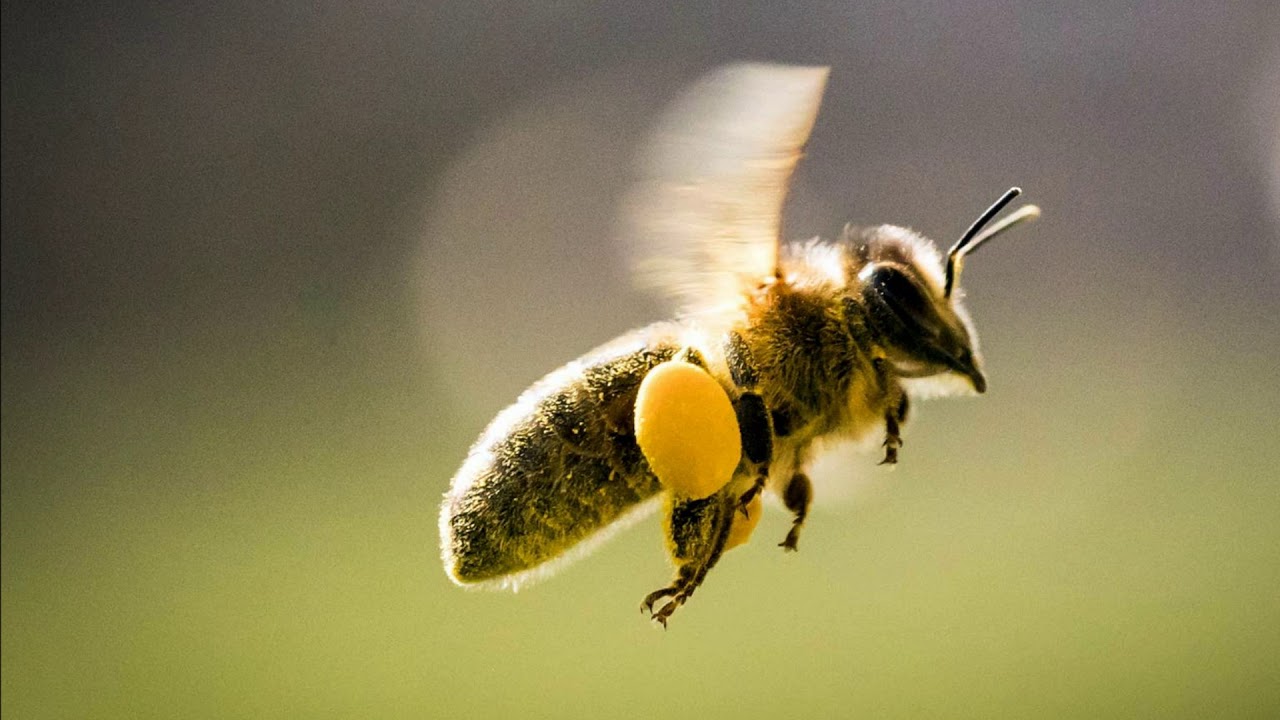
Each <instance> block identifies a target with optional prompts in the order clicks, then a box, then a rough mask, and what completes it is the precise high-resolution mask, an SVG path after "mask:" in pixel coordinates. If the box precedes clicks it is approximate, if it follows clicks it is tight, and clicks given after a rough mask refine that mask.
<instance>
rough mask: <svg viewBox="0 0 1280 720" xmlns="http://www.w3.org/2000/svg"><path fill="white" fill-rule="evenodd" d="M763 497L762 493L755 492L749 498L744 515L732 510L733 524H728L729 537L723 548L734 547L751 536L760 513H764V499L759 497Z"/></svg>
mask: <svg viewBox="0 0 1280 720" xmlns="http://www.w3.org/2000/svg"><path fill="white" fill-rule="evenodd" d="M763 497H764V496H763V494H762V493H757V494H756V496H755V497H754V498H751V502H749V503H747V507H746V512H747V514H746V515H743V514H742V513H741V512H738V511H736V510H735V511H734V513H733V524H732V525H730V526H729V538H728V539H727V540H725V542H724V549H725V550H731V549H733V548H736V547H738V546H739V545H742V544H744V543H746V542H747V540H749V539H750V538H751V533H753V532H755V529H756V525H759V524H760V515H762V514H763V513H764V501H763V500H762V499H761V498H763Z"/></svg>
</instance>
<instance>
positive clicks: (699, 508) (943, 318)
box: [440, 65, 1039, 626]
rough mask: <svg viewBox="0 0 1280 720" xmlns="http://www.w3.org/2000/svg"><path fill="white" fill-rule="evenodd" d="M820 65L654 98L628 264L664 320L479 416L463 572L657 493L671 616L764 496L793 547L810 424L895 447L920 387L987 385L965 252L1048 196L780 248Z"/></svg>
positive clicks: (490, 575) (519, 571)
mask: <svg viewBox="0 0 1280 720" xmlns="http://www.w3.org/2000/svg"><path fill="white" fill-rule="evenodd" d="M827 72H828V71H827V69H826V68H808V67H785V66H775V65H734V66H730V67H727V68H725V69H722V70H720V71H718V72H716V73H714V74H712V75H711V76H709V77H708V78H706V79H705V80H703V81H701V82H700V83H697V84H695V85H694V86H693V87H692V88H691V89H690V90H689V92H688V93H687V94H686V95H684V96H683V98H682V99H681V100H679V101H678V102H677V103H676V104H675V106H674V108H673V109H672V110H671V111H670V112H669V113H668V114H667V116H666V117H667V120H666V121H665V122H663V123H661V124H660V126H659V131H658V132H657V133H656V137H657V139H658V140H657V142H656V143H655V144H654V147H653V149H652V153H651V157H652V158H653V160H652V162H653V165H652V167H651V168H649V172H648V175H649V177H650V179H651V181H650V182H648V183H645V184H644V185H642V187H641V189H640V190H639V191H638V192H637V195H636V199H635V201H634V202H633V203H632V209H633V211H634V212H633V215H634V216H635V218H634V219H635V232H634V236H635V237H637V238H639V243H638V247H639V251H638V256H639V258H638V259H639V260H640V262H639V264H638V266H637V273H638V276H639V277H640V279H641V280H643V281H644V282H645V284H647V285H649V286H651V287H655V288H658V289H660V290H662V291H663V294H664V295H665V296H666V297H668V298H669V299H671V300H673V301H674V306H675V307H674V309H675V311H676V317H677V319H676V320H674V321H671V322H664V323H659V324H655V325H651V326H649V327H645V328H642V329H639V330H636V331H634V332H632V333H630V334H628V335H625V336H623V337H621V338H619V339H617V340H615V341H613V342H611V343H608V344H606V345H604V346H602V347H600V348H598V349H596V350H594V351H592V352H590V353H587V354H586V355H584V356H583V357H581V358H579V359H578V360H575V361H573V362H570V363H569V364H567V365H565V366H564V367H562V368H560V369H559V370H556V371H555V372H553V373H551V374H550V375H548V376H546V377H545V378H543V379H542V380H541V381H539V382H537V383H536V384H534V385H533V387H531V388H530V389H529V390H527V391H526V392H525V393H524V394H523V395H521V396H520V398H519V399H518V400H517V401H516V403H515V404H514V405H512V406H510V407H508V408H507V409H506V410H504V411H503V412H502V413H500V414H499V415H498V417H497V418H496V419H495V420H494V421H493V422H492V423H491V424H490V425H489V427H488V429H486V430H485V431H484V433H483V434H482V435H481V437H480V439H479V440H478V441H477V442H476V444H475V445H474V446H473V447H472V449H471V451H470V453H469V454H468V456H467V458H466V460H465V461H464V463H463V464H462V467H461V469H460V470H459V471H458V473H457V474H456V475H455V476H454V478H453V482H452V486H451V488H450V490H449V491H448V493H447V494H446V496H445V499H444V503H443V507H442V508H441V512H440V536H441V545H442V554H443V560H444V566H445V571H446V572H447V573H448V575H449V577H450V578H451V579H453V580H454V581H455V582H456V583H458V584H461V585H487V586H499V587H508V588H513V589H514V588H516V587H518V586H519V585H520V584H522V583H524V582H527V581H529V580H532V579H536V578H537V577H539V576H542V575H546V574H549V573H550V572H552V571H554V570H555V569H556V568H557V567H558V566H560V565H562V564H564V563H565V562H567V561H568V560H570V559H572V558H574V557H577V556H579V555H581V554H583V553H585V552H586V550H588V549H590V548H591V547H593V546H594V545H595V544H596V543H597V542H599V541H600V540H601V539H603V538H604V537H605V536H606V535H607V534H608V533H609V531H610V530H612V529H615V528H617V527H620V526H622V525H625V524H627V523H628V522H630V521H633V520H635V519H636V518H638V517H640V516H642V515H644V513H645V512H646V511H647V510H652V509H654V508H656V507H658V506H661V507H662V508H663V510H664V513H665V517H666V520H665V532H666V537H667V549H668V552H669V555H670V557H671V560H672V562H673V564H674V565H675V577H674V579H673V580H672V581H671V582H670V583H669V584H668V585H666V586H664V587H662V588H659V589H657V590H655V591H654V592H652V593H649V594H648V595H647V596H646V597H645V598H644V599H643V601H642V609H643V610H645V611H648V612H649V613H651V615H652V617H653V619H654V620H656V621H658V622H660V623H661V624H662V625H663V626H665V625H666V624H667V620H668V618H669V617H670V616H671V614H672V613H673V612H674V611H675V610H676V609H678V608H679V607H680V606H681V605H683V604H684V603H685V602H686V601H687V600H688V599H689V597H690V596H691V595H692V594H693V592H694V591H695V590H696V589H697V588H698V586H699V585H700V584H701V583H702V582H703V580H704V579H705V578H706V576H707V573H708V572H709V571H710V570H711V568H712V567H714V566H715V564H716V562H717V561H718V560H719V559H720V557H721V555H722V554H723V552H724V551H725V550H726V549H728V548H731V547H733V546H735V545H737V544H740V543H742V542H744V541H745V540H746V538H747V537H748V536H749V535H750V532H751V530H752V529H753V528H754V527H755V523H756V522H757V521H758V519H759V516H760V513H761V503H760V497H761V494H762V492H766V491H767V492H770V493H772V494H775V495H777V496H778V497H779V498H780V499H781V501H782V504H783V505H784V506H785V507H786V508H787V510H789V511H790V513H791V514H792V517H793V520H792V525H791V527H790V529H789V531H788V533H787V534H786V536H785V537H784V538H782V541H781V542H780V543H779V545H781V547H783V548H784V549H786V550H795V549H796V548H797V547H798V543H799V539H800V534H801V529H802V527H803V526H804V523H805V519H806V517H807V515H808V512H809V507H810V504H811V501H812V498H813V490H812V486H811V484H810V481H809V478H808V476H807V475H806V467H807V465H808V464H809V462H810V460H811V459H812V455H813V453H814V451H815V443H816V442H817V441H819V440H829V439H864V440H865V439H869V438H870V439H872V442H874V439H876V438H883V442H882V448H883V459H882V461H881V462H882V463H888V464H893V463H896V462H897V461H898V459H899V451H900V449H901V447H902V434H901V433H902V425H903V423H904V422H905V421H906V419H907V414H908V408H909V398H910V397H911V396H913V395H916V396H921V395H945V394H958V393H981V392H983V391H984V390H985V389H986V385H987V381H986V378H985V376H984V375H983V372H982V362H981V360H980V357H979V355H978V347H977V338H976V335H975V334H974V331H973V327H972V324H971V323H970V321H969V319H968V316H967V314H966V313H965V310H964V307H963V305H962V304H961V299H962V298H961V292H960V288H959V280H960V271H961V267H962V263H963V260H964V258H965V256H966V254H968V253H970V252H972V251H973V250H974V249H976V248H978V247H979V246H981V245H982V244H983V243H985V242H986V241H987V240H989V239H991V238H992V237H995V236H996V235H998V234H1000V233H1001V232H1003V231H1004V230H1006V229H1008V228H1010V227H1012V226H1014V225H1016V224H1018V223H1020V222H1022V221H1025V220H1030V219H1033V218H1035V217H1037V216H1038V215H1039V210H1038V209H1037V208H1036V207H1034V206H1024V207H1022V208H1021V209H1019V210H1017V211H1015V212H1013V213H1011V214H1009V215H1008V216H1006V217H1005V218H1004V219H1003V220H1001V221H999V222H996V223H994V224H991V221H992V220H993V219H994V218H995V217H996V215H998V214H999V213H1000V212H1001V211H1002V210H1003V209H1004V207H1005V206H1006V205H1007V204H1008V203H1009V202H1010V201H1011V200H1012V199H1013V198H1014V197H1015V196H1016V195H1018V194H1019V190H1018V189H1017V188H1013V189H1010V190H1009V191H1008V192H1006V193H1005V194H1004V195H1003V196H1002V197H1001V198H1000V199H999V200H998V201H996V203H995V204H994V205H992V206H991V207H990V208H989V209H988V210H987V211H985V212H984V213H982V215H981V216H980V217H979V218H978V219H977V221H975V222H974V223H973V225H972V226H971V227H970V228H969V229H968V231H967V232H965V233H964V234H963V235H962V236H961V238H960V240H959V241H958V242H957V243H956V244H955V245H954V246H953V247H952V248H951V250H950V252H948V253H947V255H946V257H945V260H944V259H943V258H942V257H941V256H940V255H939V253H938V251H937V250H936V249H935V247H934V245H933V244H932V243H931V242H930V241H928V240H926V239H925V238H923V237H921V236H920V235H918V234H916V233H914V232H912V231H911V230H908V229H906V228H902V227H896V226H892V225H881V226H878V227H872V228H868V229H856V228H852V227H846V228H845V230H844V232H843V234H842V235H841V236H840V237H839V238H838V239H837V240H835V241H834V242H822V241H819V240H812V241H808V242H801V243H795V244H782V243H781V242H780V233H781V215H782V206H783V200H784V198H785V196H786V192H787V187H788V184H789V181H790V177H791V174H792V171H793V169H794V167H795V165H796V162H797V161H798V159H799V158H800V156H801V151H802V149H803V146H804V144H805V142H806V140H807V138H808V136H809V133H810V130H811V129H812V126H813V123H814V120H815V118H816V116H817V110H818V105H819V103H820V100H821V95H822V92H823V88H824V86H825V83H826V78H827Z"/></svg>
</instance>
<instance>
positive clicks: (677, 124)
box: [625, 64, 828, 312]
mask: <svg viewBox="0 0 1280 720" xmlns="http://www.w3.org/2000/svg"><path fill="white" fill-rule="evenodd" d="M827 73H828V69H827V68H825V67H791V66H781V65H763V64H740V65H731V66H729V67H726V68H723V69H721V70H717V71H716V72H714V73H712V74H710V75H708V76H707V77H705V78H703V79H702V80H700V81H698V82H697V83H695V84H694V85H693V86H692V87H690V88H689V89H688V90H687V91H685V93H684V94H682V95H681V96H680V97H679V98H678V99H677V100H676V102H675V103H674V104H673V106H672V108H671V109H670V110H669V111H668V112H667V113H666V114H665V115H663V117H662V118H661V119H660V120H659V123H658V126H657V129H656V131H655V133H654V136H653V138H652V140H651V142H650V143H649V144H648V145H647V146H646V147H645V148H643V154H642V155H641V162H642V164H641V181H640V183H639V184H638V186H637V189H636V191H635V192H634V193H633V195H632V196H631V198H630V202H629V204H628V207H627V208H626V216H625V217H626V225H625V232H626V233H627V235H628V241H629V242H630V244H631V248H632V252H633V260H634V262H635V270H636V275H637V280H638V282H639V283H640V285H641V286H643V287H645V288H646V289H656V290H659V291H661V293H662V294H663V295H665V296H669V297H671V298H672V299H674V300H675V301H676V303H677V309H678V310H681V311H684V312H691V311H697V310H701V309H711V308H714V307H722V306H725V305H728V304H736V303H740V302H741V301H742V297H743V291H744V289H747V288H750V287H753V286H755V285H756V284H757V283H759V282H760V281H761V280H763V279H764V278H766V277H769V276H771V275H772V274H773V273H774V271H775V269H776V266H777V256H778V242H779V232H780V230H781V219H782V204H783V201H784V200H785V198H786V194H787V185H788V183H789V181H790V178H791V173H792V170H794V169H795V166H796V162H797V161H798V160H799V159H800V156H801V152H802V148H803V147H804V144H805V141H806V140H807V139H808V137H809V131H810V130H811V129H812V128H813V123H814V119H815V118H816V117H817V114H818V105H819V104H820V102H821V99H822V91H823V88H824V86H825V85H826V81H827Z"/></svg>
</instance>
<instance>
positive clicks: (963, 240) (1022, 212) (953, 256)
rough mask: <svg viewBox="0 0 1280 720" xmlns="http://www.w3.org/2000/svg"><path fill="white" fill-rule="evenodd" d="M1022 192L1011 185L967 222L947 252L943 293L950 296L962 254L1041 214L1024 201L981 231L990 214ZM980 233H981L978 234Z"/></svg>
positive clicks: (961, 261)
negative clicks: (958, 238) (1005, 216)
mask: <svg viewBox="0 0 1280 720" xmlns="http://www.w3.org/2000/svg"><path fill="white" fill-rule="evenodd" d="M1021 194H1022V188H1017V187H1011V188H1009V189H1008V190H1006V191H1005V193H1004V195H1001V196H1000V199H999V200H996V201H995V203H993V204H992V205H991V207H989V208H987V209H986V211H985V212H983V213H982V214H981V215H979V216H978V219H977V220H974V221H973V224H972V225H970V226H969V229H968V230H966V231H965V233H964V235H963V236H961V237H960V240H959V241H958V242H956V244H955V245H953V246H951V250H950V251H949V252H948V253H947V274H946V284H945V285H944V286H943V290H942V296H943V297H951V291H952V290H953V289H954V288H955V284H956V283H957V282H958V281H959V280H960V270H961V268H962V267H963V266H964V256H965V255H968V254H969V253H971V252H973V251H974V250H977V249H978V247H979V246H981V245H982V244H983V243H985V242H986V241H988V240H990V239H991V238H993V237H995V236H996V235H999V234H1000V233H1002V232H1004V231H1005V230H1008V229H1009V228H1011V227H1013V226H1014V225H1016V224H1018V223H1020V222H1023V221H1025V220H1034V219H1036V218H1038V217H1040V208H1038V207H1036V206H1035V205H1025V206H1023V207H1021V208H1018V211H1017V212H1015V213H1013V214H1012V215H1010V216H1009V217H1007V218H1005V219H1004V220H1001V221H1000V222H998V223H996V224H995V225H992V226H991V227H990V228H988V229H987V231H986V232H982V228H983V226H985V225H986V224H987V223H989V222H991V218H993V217H995V216H996V215H997V214H998V213H999V212H1000V211H1001V210H1003V209H1004V206H1005V205H1008V204H1009V202H1010V201H1012V200H1013V199H1014V198H1016V197H1018V196H1019V195H1021ZM979 233H981V234H979Z"/></svg>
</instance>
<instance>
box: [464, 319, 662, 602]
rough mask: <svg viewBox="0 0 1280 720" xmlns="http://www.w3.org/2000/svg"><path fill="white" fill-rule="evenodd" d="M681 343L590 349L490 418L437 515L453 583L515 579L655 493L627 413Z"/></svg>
mask: <svg viewBox="0 0 1280 720" xmlns="http://www.w3.org/2000/svg"><path fill="white" fill-rule="evenodd" d="M677 349H678V348H677V347H676V346H674V345H667V344H665V343H664V344H659V345H651V346H648V347H641V348H639V349H634V348H633V349H631V350H630V351H629V352H626V353H623V354H620V355H618V354H613V355H610V354H608V353H599V354H598V355H597V356H594V357H593V356H588V357H587V358H586V359H584V361H582V364H578V363H574V364H571V365H569V366H566V367H565V368H562V369H561V370H558V371H556V372H555V373H553V374H551V375H550V376H548V377H547V378H546V379H544V380H543V381H541V382H540V383H538V384H537V385H535V386H534V387H533V388H531V389H530V390H529V391H527V392H526V393H525V395H524V396H522V397H521V398H520V400H519V401H518V402H517V403H516V404H515V405H513V406H512V407H510V408H508V409H507V410H505V411H504V412H503V413H502V414H501V415H499V416H498V418H497V419H495V420H494V422H493V423H492V424H491V425H490V427H489V429H488V430H487V431H486V432H485V434H484V436H483V437H481V439H480V441H479V442H478V443H477V444H476V446H475V447H474V448H473V449H472V451H471V454H470V455H469V456H468V458H467V461H466V462H465V463H464V464H463V466H462V469H461V470H459V471H458V474H457V476H456V477H455V478H454V481H453V487H452V489H451V490H450V492H449V494H448V496H447V497H446V499H445V504H444V508H443V509H442V513H441V527H440V530H441V542H442V543H443V545H444V547H443V552H444V560H445V570H446V571H447V572H448V573H449V575H450V576H451V577H452V578H453V579H454V580H455V581H457V582H460V583H466V584H470V583H481V582H486V581H495V580H502V579H507V578H510V576H513V575H515V576H517V578H516V579H518V576H519V575H520V574H521V573H524V572H526V571H530V570H533V569H535V568H537V567H539V566H540V565H543V564H544V563H546V562H548V561H550V560H553V559H555V558H557V557H560V556H561V555H563V554H564V553H565V552H566V551H568V550H569V549H570V548H572V547H573V546H575V545H577V544H578V543H580V542H582V541H584V540H586V539H588V538H589V537H591V536H593V535H595V534H596V533H598V532H600V531H601V530H602V529H604V528H606V527H608V526H609V525H611V524H612V523H614V522H615V521H616V520H618V519H619V518H620V517H621V516H622V515H623V514H624V513H626V511H627V510H629V509H631V508H633V507H635V506H636V505H638V504H639V503H641V502H643V501H644V500H646V499H648V498H650V497H652V496H653V495H655V494H657V493H658V491H659V490H660V485H659V483H658V480H657V479H656V478H655V477H654V476H653V474H652V473H651V472H650V471H649V469H648V465H647V464H646V463H645V461H644V459H643V455H642V453H641V451H640V448H639V447H638V446H637V445H636V440H635V431H634V426H633V421H632V413H633V411H634V406H635V396H636V390H637V388H638V387H639V384H640V381H641V380H642V379H643V378H644V376H645V374H646V373H647V372H648V371H649V369H650V368H652V367H653V366H655V365H657V364H658V363H660V362H663V361H665V360H668V359H670V358H671V357H672V356H673V355H674V354H675V352H676V350H677Z"/></svg>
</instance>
